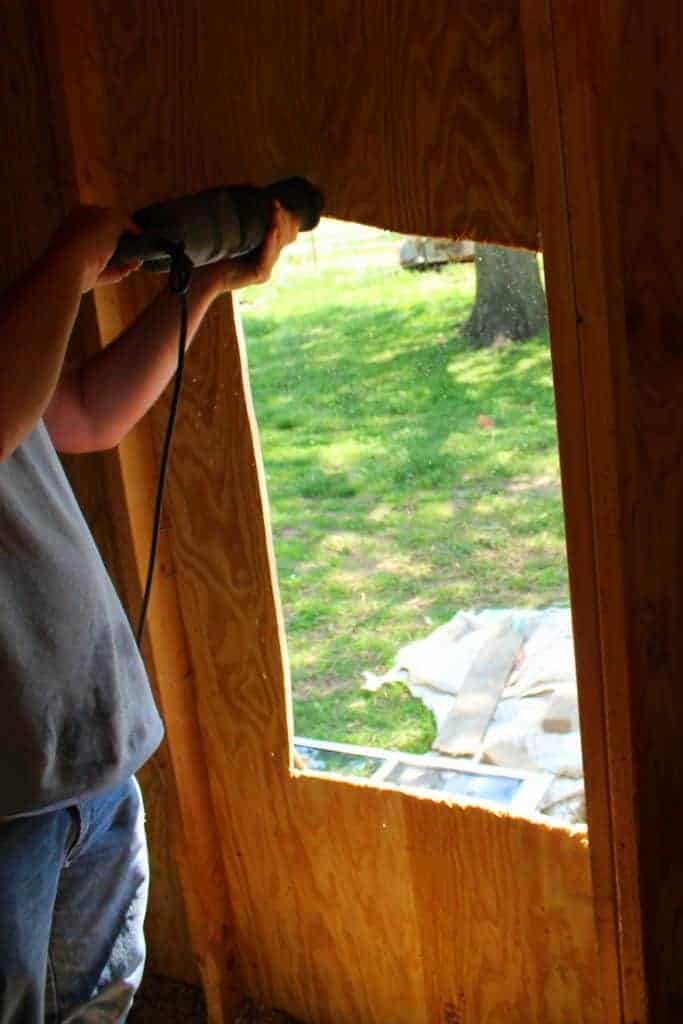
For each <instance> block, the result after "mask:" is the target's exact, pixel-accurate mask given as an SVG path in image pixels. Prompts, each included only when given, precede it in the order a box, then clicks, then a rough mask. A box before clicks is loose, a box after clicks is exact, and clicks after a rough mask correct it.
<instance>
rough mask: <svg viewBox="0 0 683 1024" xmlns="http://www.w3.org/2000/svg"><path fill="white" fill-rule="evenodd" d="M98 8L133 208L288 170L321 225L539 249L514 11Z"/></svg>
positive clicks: (357, 0)
mask: <svg viewBox="0 0 683 1024" xmlns="http://www.w3.org/2000/svg"><path fill="white" fill-rule="evenodd" d="M94 9H95V11H96V12H97V18H98V21H99V23H100V24H101V25H103V26H107V28H106V34H107V45H106V47H105V48H104V49H103V56H104V60H105V61H106V76H107V80H108V83H109V87H110V94H109V99H110V104H111V126H112V130H113V131H114V133H115V136H116V138H117V140H118V144H117V145H116V147H115V152H116V161H117V167H116V173H117V179H118V182H119V185H120V188H121V194H122V196H123V197H125V199H126V201H127V202H129V204H130V205H131V206H132V207H135V206H136V205H137V206H139V205H142V204H143V203H144V202H146V201H149V200H150V199H152V198H159V197H162V196H166V195H168V194H169V190H170V191H171V192H173V193H182V192H184V191H187V189H188V188H190V189H193V188H205V187H207V186H211V185H220V184H225V183H227V182H231V181H240V180H245V178H246V179H248V180H251V181H253V182H255V183H257V184H265V183H267V182H268V181H271V180H274V179H275V178H278V177H282V176H289V175H291V174H293V173H298V174H304V175H306V176H308V177H309V178H310V179H311V180H312V181H315V182H316V183H319V184H320V185H321V186H322V188H323V189H324V190H325V193H326V196H327V207H328V211H329V213H330V214H331V215H333V216H338V217H342V218H347V219H356V220H360V221H364V222H366V223H369V224H379V225H381V226H385V227H391V228H396V229H397V230H401V231H406V232H408V231H420V232H422V233H429V234H433V235H439V234H452V235H463V236H466V237H472V238H477V239H479V240H481V241H497V242H500V243H508V244H514V245H523V246H528V247H531V248H536V247H537V245H538V231H537V226H536V213H535V206H534V195H533V176H532V163H531V149H530V143H529V138H528V121H527V108H526V93H525V82H524V71H523V60H522V52H521V38H520V29H519V24H518V17H519V16H518V5H517V3H515V2H513V0H504V2H502V3H501V2H491V0H489V2H484V3H481V2H477V0H433V2H432V3H430V4H429V5H427V6H425V5H424V4H422V3H419V2H418V0H336V2H335V3H334V4H319V3H315V2H313V0H296V2H292V0H275V2H274V0H251V2H249V3H246V2H244V0H241V2H235V3H227V4H221V3H213V2H209V0H202V2H200V3H193V4H180V3H163V4H162V3H159V2H153V3H146V4H144V5H140V4H132V3H131V2H130V0H128V2H124V3H121V2H120V0H95V2H94ZM180 140H182V142H180Z"/></svg>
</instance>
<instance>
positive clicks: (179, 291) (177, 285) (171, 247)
mask: <svg viewBox="0 0 683 1024" xmlns="http://www.w3.org/2000/svg"><path fill="white" fill-rule="evenodd" d="M159 247H160V248H161V249H162V250H163V251H164V252H166V253H168V255H169V256H170V257H171V268H170V271H169V275H168V287H169V290H170V291H171V292H172V294H174V295H177V296H178V299H179V301H180V328H179V331H178V365H177V368H176V372H175V381H174V385H173V395H172V397H171V407H170V409H169V412H168V420H167V423H166V433H165V436H164V445H163V448H162V452H161V461H160V463H159V480H158V483H157V493H156V499H155V502H154V522H153V525H152V537H151V540H150V546H149V561H148V564H147V579H146V581H145V589H144V593H143V595H142V605H141V607H140V617H139V619H138V628H137V630H136V633H135V639H136V641H137V645H138V647H139V646H140V643H141V642H142V633H143V630H144V628H145V619H146V617H147V606H148V605H149V596H150V594H151V591H152V580H153V578H154V564H155V562H156V556H157V547H158V545H159V528H160V526H161V510H162V506H163V501H164V489H165V487H166V476H167V471H168V460H169V456H170V454H171V441H172V439H173V428H174V427H175V421H176V415H177V413H178V405H179V403H180V392H181V389H182V386H183V371H184V369H185V348H186V346H187V319H188V313H187V290H188V288H189V287H190V281H191V279H192V271H193V270H194V265H193V263H192V260H190V259H189V257H188V256H187V254H186V253H185V246H184V245H182V244H180V245H177V244H174V243H172V242H166V241H161V242H160V243H159Z"/></svg>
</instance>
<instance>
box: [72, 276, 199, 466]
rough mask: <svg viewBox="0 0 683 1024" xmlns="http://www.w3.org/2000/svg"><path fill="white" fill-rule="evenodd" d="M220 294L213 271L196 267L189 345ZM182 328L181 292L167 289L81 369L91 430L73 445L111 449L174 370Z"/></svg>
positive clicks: (82, 392) (83, 402) (81, 388)
mask: <svg viewBox="0 0 683 1024" xmlns="http://www.w3.org/2000/svg"><path fill="white" fill-rule="evenodd" d="M217 295H218V290H217V288H216V286H215V284H214V282H213V279H212V278H211V277H210V275H203V274H202V273H201V271H196V272H195V275H194V277H193V280H192V282H191V285H190V290H189V292H188V297H187V298H188V325H187V344H188V345H189V344H190V342H191V341H192V340H193V338H194V336H195V334H196V332H197V329H198V327H199V325H200V324H201V322H202V319H203V317H204V316H205V314H206V312H207V310H208V309H209V306H210V305H211V303H212V302H213V300H214V299H215V298H216V296H217ZM179 327H180V312H179V300H178V297H177V296H176V295H171V294H170V293H169V292H167V291H164V292H162V293H161V295H159V296H158V297H157V299H156V300H155V301H154V302H153V303H152V304H151V305H150V306H149V308H148V309H147V310H145V312H144V313H143V314H142V316H141V317H140V318H139V319H138V320H137V321H136V322H135V323H134V324H133V325H132V326H131V327H130V328H128V330H126V331H125V332H124V333H123V334H121V335H120V336H119V337H118V338H117V339H116V340H115V341H114V342H112V343H111V344H110V345H108V346H107V348H105V349H103V350H102V351H101V352H99V353H98V354H97V355H96V356H94V357H93V358H92V359H90V360H89V361H88V362H87V363H86V364H85V365H84V366H83V367H82V368H81V370H80V371H77V378H78V379H77V381H76V386H77V388H78V393H79V400H80V405H81V410H82V415H83V419H84V424H85V427H86V430H87V433H86V432H85V431H84V436H83V440H82V443H81V444H79V443H78V441H76V443H72V444H70V445H69V446H68V447H69V448H70V450H83V451H92V450H93V449H104V448H111V447H113V446H114V445H116V444H118V443H119V441H120V440H121V439H122V438H123V437H125V435H126V434H127V433H128V432H129V431H130V430H131V429H132V428H133V427H134V426H135V424H136V423H137V422H138V420H139V419H141V418H142V416H144V414H145V413H146V412H147V410H148V409H149V408H150V406H152V405H153V404H154V402H155V401H156V399H157V398H158V397H159V395H160V394H161V392H162V391H163V390H164V388H165V387H166V385H167V384H168V382H169V380H170V379H171V377H172V376H173V374H174V372H175V370H176V366H177V363H178V340H179V339H178V332H179ZM57 447H60V445H59V444H57ZM61 447H62V450H65V446H63V445H62V446H61Z"/></svg>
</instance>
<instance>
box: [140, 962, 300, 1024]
mask: <svg viewBox="0 0 683 1024" xmlns="http://www.w3.org/2000/svg"><path fill="white" fill-rule="evenodd" d="M207 1021H208V1018H207V1016H206V1004H205V1002H204V994H203V992H202V990H201V989H200V988H196V987H195V986H194V985H187V984H185V983H184V982H180V981H173V980H172V979H171V978H163V977H161V976H160V975H158V974H149V975H145V978H144V981H143V982H142V986H141V988H140V991H139V992H138V994H137V996H136V997H135V1003H134V1005H133V1009H132V1010H131V1012H130V1016H129V1017H128V1022H129V1024H207ZM233 1024H301V1022H300V1021H296V1020H294V1018H293V1017H288V1016H287V1015H286V1014H284V1013H277V1012H270V1011H265V1010H260V1009H259V1008H258V1007H255V1006H254V1005H253V1004H247V1005H245V1006H244V1008H243V1009H242V1010H241V1011H240V1013H239V1014H238V1016H237V1017H235V1020H234V1022H233Z"/></svg>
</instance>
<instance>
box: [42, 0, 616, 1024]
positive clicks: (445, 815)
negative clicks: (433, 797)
mask: <svg viewBox="0 0 683 1024" xmlns="http://www.w3.org/2000/svg"><path fill="white" fill-rule="evenodd" d="M331 6H332V5H319V4H313V3H310V4H305V5H304V4H301V5H300V6H299V7H297V10H296V12H293V8H292V5H291V4H288V5H284V4H279V3H276V4H270V3H269V4H266V3H265V2H258V3H256V4H252V5H250V6H249V8H247V7H246V5H243V4H222V3H209V2H203V3H198V4H192V5H188V4H180V3H165V4H161V3H146V4H144V5H138V4H136V5H133V4H132V3H129V2H120V0H119V2H117V3H116V4H114V3H111V2H108V0H93V2H92V3H88V2H87V0H82V3H81V4H80V5H70V7H69V10H70V13H71V15H72V17H75V23H72V26H71V27H72V34H70V35H69V36H68V38H78V33H79V32H82V31H84V28H83V26H86V30H87V32H88V33H94V34H95V36H97V35H99V38H90V39H89V40H88V39H87V38H86V40H85V41H86V43H87V45H86V46H85V47H84V48H83V49H82V51H81V52H82V54H85V57H83V59H84V60H85V58H86V57H87V54H88V53H90V54H92V53H93V52H99V53H101V54H102V59H101V61H98V65H97V67H98V71H97V77H98V81H99V89H100V92H99V95H100V99H99V100H98V103H99V109H98V118H97V120H96V125H97V138H96V140H95V141H93V139H92V138H89V133H87V132H85V131H84V130H83V129H84V126H85V124H86V120H85V119H84V118H83V117H82V116H81V119H80V125H79V121H78V119H76V122H74V123H73V124H72V131H73V132H74V133H77V132H80V135H78V138H77V140H76V144H77V151H78V154H79V155H80V156H81V157H82V160H83V163H82V167H83V168H84V170H83V174H82V187H83V188H87V191H88V196H89V198H91V199H92V198H97V196H98V190H99V189H101V190H102V194H103V195H110V194H111V192H108V189H109V188H110V186H111V183H112V182H113V183H114V188H115V194H116V195H117V196H119V197H120V198H121V200H122V201H123V202H124V203H126V204H128V205H129V206H131V207H134V206H136V205H139V204H140V203H142V202H145V201H147V200H149V199H152V198H157V197H160V196H164V195H168V194H171V193H181V192H185V191H188V190H190V189H195V188H200V187H206V186H208V185H211V184H219V183H221V182H225V181H229V180H244V179H252V180H256V181H268V180H271V179H273V178H275V177H278V176H281V175H284V174H291V173H306V174H309V175H310V176H311V177H312V178H314V179H317V180H318V181H319V182H320V183H321V184H322V185H323V187H324V188H325V189H326V191H327V192H328V195H329V199H330V207H331V212H334V213H336V214H337V215H339V216H345V217H349V218H353V219H358V220H366V221H369V222H375V223H379V224H384V225H386V226H392V227H399V228H402V229H404V230H414V231H419V232H423V233H424V232H433V233H439V232H452V233H454V234H457V233H461V232H462V233H470V234H474V236H475V237H481V238H487V237H490V238H492V239H494V240H496V241H499V242H505V241H514V242H518V243H519V244H526V245H535V244H536V227H535V216H534V215H533V211H532V207H533V195H532V192H531V174H530V156H529V152H528V141H527V135H526V124H525V120H524V118H525V114H523V111H524V110H525V107H524V86H523V77H522V76H521V58H520V43H519V34H518V30H517V15H516V7H514V5H508V4H507V3H505V4H486V3H484V4H475V3H464V2H461V3H456V4H449V5H446V4H445V3H441V2H438V3H437V4H435V5H433V15H434V20H432V19H428V18H427V17H426V16H424V15H423V14H422V13H421V8H420V7H419V6H418V5H417V4H412V3H411V4H407V3H406V4H404V3H388V2H385V3H379V2H377V3H374V2H373V3H370V2H368V3H355V4H353V3H349V4H342V3H340V4H335V5H334V7H333V9H332V10H331V11H330V7H331ZM79 7H80V11H81V12H85V15H87V17H85V16H84V17H83V19H80V16H79ZM59 9H60V8H59V5H58V4H56V5H55V11H57V12H58V11H59ZM74 12H75V14H74ZM247 14H248V16H247ZM295 14H298V17H297V16H295ZM266 15H267V17H266ZM86 23H87V24H86ZM415 26H417V30H416V29H415ZM444 37H445V38H444ZM71 59H72V60H74V61H76V64H75V65H70V66H69V78H70V80H71V81H72V82H77V81H78V80H79V66H78V63H77V62H78V59H79V58H78V55H77V53H76V52H72V55H71ZM480 61H484V62H487V63H486V64H485V67H481V66H480V65H479V63H478V62H480ZM316 62H317V63H316ZM470 62H474V63H475V64H476V65H477V74H476V75H475V74H474V73H473V72H472V73H471V74H469V77H468V73H467V69H468V66H469V63H470ZM312 68H313V70H311V69H312ZM435 69H438V72H439V73H438V75H437V74H436V70H435ZM485 69H488V71H485ZM93 74H94V72H93V70H92V68H90V69H89V71H88V74H87V75H83V76H82V81H88V80H89V76H92V75H93ZM443 75H446V76H447V77H448V78H449V88H448V89H443V90H442V91H441V92H440V93H439V94H438V96H437V95H436V91H437V90H438V88H439V84H440V79H441V77H442V76H443ZM432 76H433V77H435V78H438V79H439V81H435V82H433V81H432ZM449 76H450V77H449ZM406 79H407V81H406ZM456 82H457V86H458V87H455V86H454V87H453V88H451V85H453V84H454V83H456ZM247 83H248V85H249V88H248V89H247ZM312 83H315V87H313V86H312ZM78 95H79V93H78V90H76V89H75V87H72V89H71V96H72V97H78ZM89 102H90V101H89ZM88 123H90V122H88ZM94 123H95V122H92V124H94ZM515 125H519V130H517V129H516V128H515V127H514V126H515ZM503 127H504V130H503ZM499 129H500V131H499ZM92 130H93V131H94V130H95V129H94V127H93V128H92ZM477 144H478V145H479V147H480V148H479V150H478V151H477V153H476V154H475V153H474V152H473V147H474V146H476V145H477ZM105 152H106V153H107V154H108V158H107V159H108V161H109V164H110V166H109V167H108V168H107V174H106V175H102V174H100V173H94V174H91V173H90V171H89V170H88V169H89V168H93V167H94V168H95V171H96V172H97V168H98V166H100V165H101V163H102V157H101V156H98V153H100V154H101V153H105ZM98 161H99V162H98ZM100 169H101V168H100ZM451 175H453V181H454V182H455V186H454V190H453V193H452V195H451V193H450V190H449V181H450V180H451ZM458 182H460V183H461V187H460V188H458ZM411 183H412V184H411ZM141 287H142V286H141V285H139V284H137V283H134V284H130V285H128V286H126V287H125V288H122V289H119V290H117V292H116V295H117V296H118V298H115V299H112V300H111V303H110V304H109V305H107V304H105V303H103V302H100V303H99V307H98V316H99V320H100V328H101V329H102V330H103V332H104V333H105V334H108V333H109V332H110V331H111V329H112V326H113V325H114V324H117V323H125V322H126V321H127V320H128V319H129V318H130V317H131V316H133V315H134V311H135V309H136V308H138V304H139V301H140V299H141V297H142V292H141V291H140V289H141ZM187 382H188V386H187V388H186V391H185V395H184V399H183V402H184V404H183V411H182V415H181V419H180V422H179V424H178V429H177V434H176V443H175V451H174V457H173V463H172V468H171V475H170V480H169V489H168V506H167V529H166V530H165V542H166V543H167V547H168V553H169V562H168V567H169V568H168V574H170V573H172V574H173V576H172V584H173V587H174V588H176V590H177V600H178V607H179V611H180V613H181V618H180V619H178V616H177V615H175V617H174V618H173V620H172V621H173V622H174V623H175V625H174V627H173V629H174V630H177V631H178V632H179V634H182V635H181V636H180V638H178V637H173V636H171V637H169V638H168V643H169V644H170V645H171V646H173V645H174V644H176V643H179V644H180V645H181V646H182V648H183V650H184V651H185V652H186V653H185V655H184V656H186V657H187V659H188V671H189V672H191V679H192V685H191V686H190V687H188V688H187V691H185V692H184V695H183V699H182V701H180V703H178V699H177V698H176V697H174V693H175V689H174V688H175V687H177V686H178V685H182V681H183V680H182V679H181V678H178V677H177V676H174V674H173V673H172V672H170V671H169V673H168V675H167V678H166V680H165V684H162V685H165V686H166V687H167V688H168V689H167V690H166V691H165V692H166V693H167V700H168V705H169V706H170V707H174V708H177V707H179V706H182V707H183V708H184V709H185V712H187V713H188V714H189V713H190V711H193V712H194V713H195V714H196V717H197V720H198V723H199V727H200V729H201V739H202V744H203V754H204V756H205V762H206V767H207V772H208V779H209V784H210V791H211V797H212V813H215V815H216V821H217V824H218V834H219V836H220V853H221V855H222V857H223V861H224V865H225V873H226V876H227V879H228V883H229V887H230V898H231V903H232V906H233V913H234V921H235V932H236V935H237V946H238V950H239V957H240V968H241V975H242V977H243V978H244V979H245V982H246V986H247V988H248V991H249V993H250V994H251V995H253V996H255V997H257V998H259V999H261V1000H262V1001H264V1002H265V1003H268V1004H271V1005H277V1006H280V1007H282V1008H284V1009H288V1010H290V1011H291V1012H293V1013H295V1014H296V1015H298V1016H299V1017H301V1019H303V1020H307V1021H310V1022H315V1024H345V1022H348V1024H364V1022H368V1024H370V1022H377V1024H387V1022H391V1024H433V1022H434V1021H443V1022H444V1024H480V1021H483V1022H484V1024H497V1022H498V1021H501V1022H502V1021H503V1020H513V1021H515V1020H518V1021H519V1022H520V1024H521V1022H522V1021H524V1022H525V1024H526V1022H529V1024H554V1022H557V1024H566V1022H567V1021H568V1020H572V1021H573V1020H575V1019H576V1020H581V1021H585V1022H588V1024H593V1021H595V1022H596V1024H597V1021H598V1020H600V1016H599V1013H598V1010H597V995H596V978H595V973H594V966H593V963H594V958H595V936H594V933H593V927H592V918H591V911H590V907H591V888H590V877H589V871H588V857H587V850H586V846H585V841H584V839H583V837H582V836H581V835H569V834H567V833H565V832H564V831H562V830H557V829H544V828H541V827H540V826H533V825H529V824H528V823H523V822H518V821H515V820H513V819H510V818H506V817H499V816H496V815H493V814H491V813H490V812H487V811H484V810H481V809H471V810H468V811H467V812H464V811H462V810H458V809H454V808H451V807H449V806H448V805H447V804H445V803H433V802H431V801H428V800H421V799H418V798H417V797H415V796H414V795H411V794H405V793H401V794H398V793H393V792H389V791H379V790H374V789H372V788H371V787H368V786H363V785H360V784H358V785H354V784H351V783H348V782H347V783H340V782H336V781H330V780H321V779H311V778H302V777H293V776H292V775H291V774H290V769H289V761H290V754H289V733H290V728H289V725H290V723H289V713H290V712H289V704H288V697H289V694H288V682H287V678H286V669H285V667H284V659H283V651H284V637H283V632H282V625H281V620H280V613H279V606H278V599H277V592H276V584H275V582H274V576H273V563H272V552H271V550H270V542H269V533H268V523H267V505H266V502H265V498H264V488H263V474H262V468H261V461H260V453H259V451H258V441H257V434H256V427H255V424H254V422H253V415H252V410H251V402H250V397H249V389H248V377H247V368H246V353H245V350H244V345H243V339H242V338H241V336H240V332H239V329H238V327H236V323H235V319H234V317H233V313H232V310H231V305H230V302H229V300H226V301H225V302H223V303H222V304H220V305H219V306H217V307H216V308H215V309H214V311H213V312H212V313H211V315H210V317H209V319H208V321H207V323H206V325H205V328H204V329H203V332H202V336H201V337H200V338H199V339H198V341H197V342H196V343H195V346H193V350H192V352H191V355H190V358H189V361H188V367H187ZM152 419H153V427H154V432H155V436H156V442H157V445H158V439H159V436H160V434H161V431H162V430H163V425H164V419H165V417H164V410H163V406H162V407H160V408H159V409H158V410H157V411H156V412H155V414H154V416H153V417H152ZM121 457H122V464H123V476H124V481H125V480H127V481H128V483H127V484H126V487H127V489H128V491H127V508H128V513H129V515H130V517H131V522H132V524H133V532H134V535H135V536H134V541H135V544H136V545H140V544H141V537H140V534H142V533H143V532H144V529H143V527H144V522H145V517H144V515H143V514H142V512H141V507H142V505H143V504H144V502H145V501H146V500H147V499H146V497H145V495H146V494H147V493H148V491H149V481H147V482H145V480H144V474H143V473H142V472H141V468H144V466H148V465H149V464H150V463H149V460H148V458H147V456H144V457H143V456H141V455H140V454H139V451H138V450H137V448H136V447H135V446H134V445H133V446H132V447H131V446H126V447H124V449H123V451H122V456H121ZM135 481H137V482H135ZM141 524H142V525H141ZM168 574H167V575H166V576H164V578H163V579H162V581H161V582H162V588H163V590H164V593H166V592H167V589H168V586H169V581H168V578H167V576H168ZM169 600H170V598H169ZM156 602H157V603H156V604H153V606H152V615H153V618H154V620H155V621H154V622H153V623H152V626H153V628H154V629H155V630H156V631H157V632H156V636H157V638H158V640H157V642H158V643H159V644H160V645H161V637H162V634H163V628H162V627H163V624H164V620H163V615H164V608H166V607H167V606H166V605H165V604H164V602H161V603H159V597H158V594H157V598H156ZM171 632H172V631H171ZM189 705H192V708H190V707H189ZM185 712H184V713H185ZM175 735H177V736H181V735H182V734H181V733H176V734H175ZM172 753H174V756H176V754H177V753H178V752H173V751H172ZM175 780H176V783H177V785H178V792H179V799H180V802H181V803H182V801H183V799H185V800H186V801H187V800H188V799H189V798H190V797H191V796H192V794H190V793H188V792H185V793H184V794H183V786H184V785H186V784H187V779H186V777H185V775H184V773H183V772H180V773H179V772H178V771H177V770H176V773H175ZM185 806H186V807H187V806H188V805H187V803H186V804H185ZM187 839H188V841H191V839H192V836H191V834H188V835H187ZM185 879H186V880H187V873H186V875H185ZM187 885H188V886H189V885H190V880H187ZM218 916H220V915H218ZM156 941H157V942H163V941H164V939H163V937H162V936H161V935H157V937H156ZM519 948H521V949H522V950H524V952H525V953H526V954H527V955H526V956H524V957H523V956H522V955H521V954H520V952H519ZM216 1019H217V1018H216Z"/></svg>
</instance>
